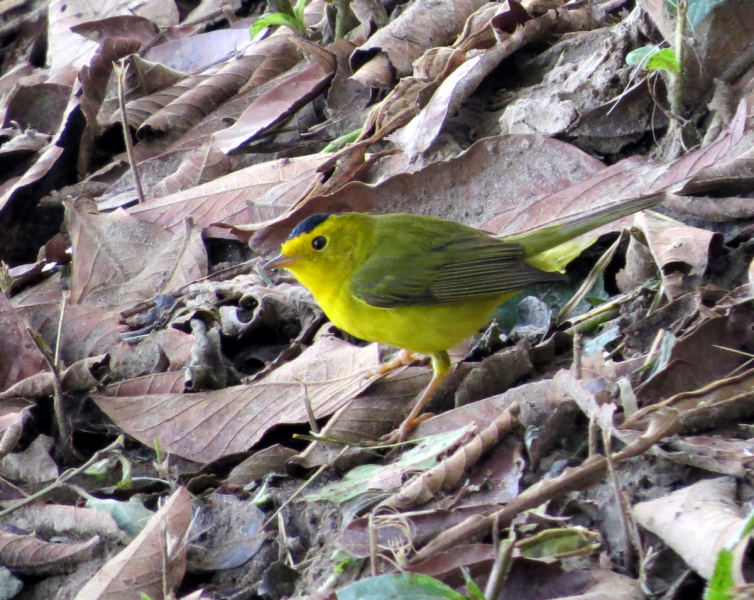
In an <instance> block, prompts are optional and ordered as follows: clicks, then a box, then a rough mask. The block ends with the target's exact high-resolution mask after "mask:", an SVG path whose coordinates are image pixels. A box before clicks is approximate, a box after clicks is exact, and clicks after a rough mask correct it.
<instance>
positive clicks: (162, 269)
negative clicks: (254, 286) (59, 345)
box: [66, 199, 207, 310]
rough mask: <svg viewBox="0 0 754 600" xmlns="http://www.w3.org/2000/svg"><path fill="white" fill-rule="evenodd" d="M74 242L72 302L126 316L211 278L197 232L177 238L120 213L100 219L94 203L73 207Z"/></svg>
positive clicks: (70, 212) (69, 209)
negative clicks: (139, 305)
mask: <svg viewBox="0 0 754 600" xmlns="http://www.w3.org/2000/svg"><path fill="white" fill-rule="evenodd" d="M66 223H67V226H68V231H69V232H70V235H71V241H72V242H73V278H72V281H71V302H73V303H75V304H80V303H84V302H86V303H88V304H93V305H96V306H99V307H102V308H105V309H109V310H123V309H125V308H129V307H131V306H133V305H135V304H137V303H139V302H142V301H144V300H149V299H150V298H153V297H154V296H155V295H157V294H159V293H169V292H172V291H175V290H177V289H178V288H180V287H181V286H183V285H185V284H187V283H192V282H194V281H196V280H197V279H200V278H202V277H204V275H206V274H207V255H206V250H205V248H204V245H203V243H202V240H201V231H200V229H199V228H198V227H194V226H190V225H186V226H185V227H184V228H183V230H182V231H181V230H179V231H177V232H176V233H175V234H174V235H172V234H170V233H168V232H166V231H164V229H163V228H162V227H159V226H156V225H152V224H150V223H145V222H144V221H141V220H139V219H135V218H134V217H132V216H130V215H128V214H126V213H124V212H122V211H119V212H115V213H112V214H109V215H99V214H97V213H96V208H94V206H93V201H91V199H89V200H80V201H77V202H73V203H69V204H68V205H67V210H66Z"/></svg>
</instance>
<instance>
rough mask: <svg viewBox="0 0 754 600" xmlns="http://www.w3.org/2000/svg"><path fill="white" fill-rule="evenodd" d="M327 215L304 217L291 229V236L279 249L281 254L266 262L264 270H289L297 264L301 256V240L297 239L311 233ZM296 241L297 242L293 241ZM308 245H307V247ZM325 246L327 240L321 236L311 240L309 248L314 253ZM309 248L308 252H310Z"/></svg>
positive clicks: (327, 217)
mask: <svg viewBox="0 0 754 600" xmlns="http://www.w3.org/2000/svg"><path fill="white" fill-rule="evenodd" d="M330 216H331V215H330V214H329V213H322V214H315V215H311V216H309V217H306V219H304V220H303V221H301V222H299V224H298V225H296V226H295V227H294V228H293V231H291V234H290V235H289V236H288V240H287V241H286V242H285V244H283V248H282V249H281V252H280V254H279V255H278V256H276V257H275V258H273V259H272V260H271V261H270V262H268V263H267V264H266V265H264V268H265V269H279V268H281V267H284V268H290V266H291V265H293V264H294V263H296V262H298V261H299V260H300V259H301V257H302V254H301V253H300V247H301V243H302V241H301V240H297V238H300V237H301V236H306V235H307V234H309V233H311V232H312V231H314V230H315V229H317V227H319V226H320V225H322V223H324V222H325V221H327V219H329V218H330ZM294 240H297V241H294ZM308 245H309V244H308V243H307V246H308ZM326 245H327V239H326V238H325V237H323V236H317V237H316V238H315V239H314V240H312V244H311V248H313V249H314V251H319V250H322V249H323V248H324V247H325V246H326ZM311 248H310V250H311Z"/></svg>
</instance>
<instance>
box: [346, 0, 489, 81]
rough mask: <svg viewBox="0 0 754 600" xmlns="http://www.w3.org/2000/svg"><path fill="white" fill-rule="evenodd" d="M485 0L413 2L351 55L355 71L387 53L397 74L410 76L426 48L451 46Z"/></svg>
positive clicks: (423, 0)
mask: <svg viewBox="0 0 754 600" xmlns="http://www.w3.org/2000/svg"><path fill="white" fill-rule="evenodd" d="M485 3H486V2H485V0H456V1H453V0H443V1H441V2H438V1H434V0H432V1H429V0H422V1H419V2H416V3H414V4H412V5H411V6H410V7H409V9H408V10H407V11H406V12H404V13H402V14H401V16H400V17H399V18H397V19H395V20H394V21H392V22H391V23H390V24H389V25H387V26H386V27H383V28H382V29H380V30H379V31H378V32H377V33H376V34H375V35H373V36H372V37H371V38H369V40H368V41H367V42H366V44H363V45H362V46H361V47H359V48H357V49H356V51H355V52H354V53H353V56H352V58H351V64H352V66H353V71H354V73H356V72H357V71H358V70H359V68H360V67H361V66H362V65H364V64H365V63H366V61H367V60H369V59H372V57H374V56H375V55H376V54H384V55H386V56H387V57H388V58H389V60H390V64H391V65H392V66H393V67H394V68H395V71H396V75H397V76H398V77H404V76H406V75H410V74H411V71H412V64H413V62H414V61H415V60H416V59H417V58H419V57H420V56H421V55H422V54H423V53H424V51H425V50H427V49H429V48H434V47H436V46H447V45H449V44H450V43H451V42H452V41H453V39H454V38H455V36H456V35H458V34H459V33H460V32H461V31H462V29H463V26H464V23H466V19H468V17H469V16H471V14H472V13H474V11H476V10H477V9H478V8H479V7H481V6H482V5H483V4H485Z"/></svg>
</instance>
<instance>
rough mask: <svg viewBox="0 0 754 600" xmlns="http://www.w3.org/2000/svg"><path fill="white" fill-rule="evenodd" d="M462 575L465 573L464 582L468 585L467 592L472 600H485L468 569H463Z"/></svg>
mask: <svg viewBox="0 0 754 600" xmlns="http://www.w3.org/2000/svg"><path fill="white" fill-rule="evenodd" d="M461 573H463V580H464V582H465V583H466V592H467V593H468V594H469V598H470V599H471V600H485V598H484V594H483V593H482V590H480V589H479V586H478V585H477V584H476V582H475V581H474V580H473V579H472V578H471V573H469V570H468V569H467V568H466V567H461Z"/></svg>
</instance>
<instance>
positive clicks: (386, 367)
mask: <svg viewBox="0 0 754 600" xmlns="http://www.w3.org/2000/svg"><path fill="white" fill-rule="evenodd" d="M413 360H414V357H413V355H412V354H411V352H409V351H408V350H401V351H400V352H399V353H398V354H396V355H395V356H394V357H393V358H391V359H390V360H389V361H387V362H386V363H382V364H381V365H380V366H379V367H377V368H376V369H375V370H374V371H372V372H371V373H369V377H370V378H372V377H375V376H376V375H385V374H386V373H390V372H391V371H395V370H396V369H398V368H399V367H402V366H403V365H407V364H410V363H411V362H413Z"/></svg>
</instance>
